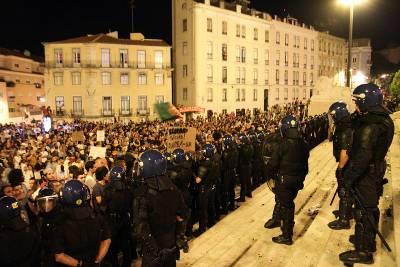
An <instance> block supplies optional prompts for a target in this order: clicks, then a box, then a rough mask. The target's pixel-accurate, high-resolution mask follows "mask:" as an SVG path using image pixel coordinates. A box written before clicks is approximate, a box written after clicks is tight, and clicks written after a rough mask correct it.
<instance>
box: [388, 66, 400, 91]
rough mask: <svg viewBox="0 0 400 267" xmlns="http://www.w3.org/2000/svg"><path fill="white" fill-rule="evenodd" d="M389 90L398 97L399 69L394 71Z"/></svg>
mask: <svg viewBox="0 0 400 267" xmlns="http://www.w3.org/2000/svg"><path fill="white" fill-rule="evenodd" d="M390 92H391V93H392V95H393V96H395V97H400V70H398V71H397V72H396V74H395V75H394V77H393V81H392V83H391V84H390Z"/></svg>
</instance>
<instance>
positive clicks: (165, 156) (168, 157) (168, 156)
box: [163, 152, 172, 162]
mask: <svg viewBox="0 0 400 267" xmlns="http://www.w3.org/2000/svg"><path fill="white" fill-rule="evenodd" d="M163 156H164V158H165V159H166V160H167V162H171V160H172V155H171V153H169V152H164V154H163Z"/></svg>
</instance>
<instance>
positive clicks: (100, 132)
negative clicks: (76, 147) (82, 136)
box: [96, 130, 105, 142]
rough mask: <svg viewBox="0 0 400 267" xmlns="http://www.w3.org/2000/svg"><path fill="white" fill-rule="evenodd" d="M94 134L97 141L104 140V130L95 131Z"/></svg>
mask: <svg viewBox="0 0 400 267" xmlns="http://www.w3.org/2000/svg"><path fill="white" fill-rule="evenodd" d="M96 136H97V141H100V142H104V140H105V132H104V130H103V131H97V134H96Z"/></svg>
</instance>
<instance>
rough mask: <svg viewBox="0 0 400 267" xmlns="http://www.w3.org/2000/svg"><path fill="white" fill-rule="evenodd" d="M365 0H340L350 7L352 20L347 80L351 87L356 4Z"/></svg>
mask: <svg viewBox="0 0 400 267" xmlns="http://www.w3.org/2000/svg"><path fill="white" fill-rule="evenodd" d="M364 1H365V0H339V3H340V4H343V5H346V6H349V7H350V21H349V51H348V54H347V72H346V73H347V80H346V86H347V87H351V72H350V71H351V48H352V47H353V17H354V6H355V5H358V4H361V3H363V2H364Z"/></svg>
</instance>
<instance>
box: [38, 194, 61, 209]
mask: <svg viewBox="0 0 400 267" xmlns="http://www.w3.org/2000/svg"><path fill="white" fill-rule="evenodd" d="M56 204H57V196H49V197H41V198H39V199H37V207H38V210H39V212H40V213H49V212H51V211H52V210H53V209H54V208H55V206H56Z"/></svg>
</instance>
